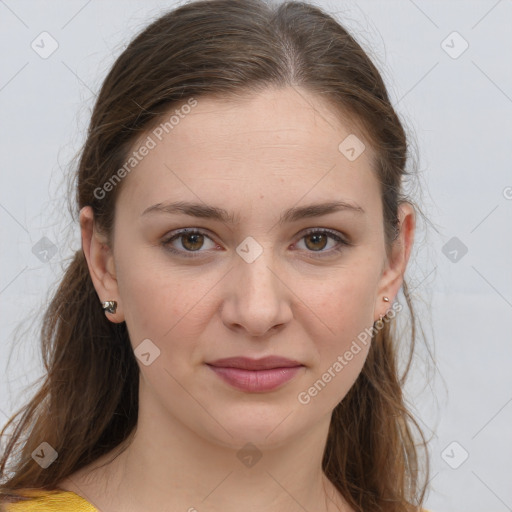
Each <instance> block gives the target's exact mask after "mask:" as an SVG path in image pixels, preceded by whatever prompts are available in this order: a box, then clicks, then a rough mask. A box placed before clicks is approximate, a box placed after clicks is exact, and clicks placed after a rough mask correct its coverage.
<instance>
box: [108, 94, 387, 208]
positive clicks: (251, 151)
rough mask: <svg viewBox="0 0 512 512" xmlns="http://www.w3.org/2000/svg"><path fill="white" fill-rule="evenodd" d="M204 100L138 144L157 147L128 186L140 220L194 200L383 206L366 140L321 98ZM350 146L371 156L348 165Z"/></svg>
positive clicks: (127, 200)
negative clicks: (158, 207) (151, 209)
mask: <svg viewBox="0 0 512 512" xmlns="http://www.w3.org/2000/svg"><path fill="white" fill-rule="evenodd" d="M196 101H197V104H196V105H195V106H194V107H192V108H190V109H189V108H187V109H181V110H180V106H176V107H173V109H171V111H170V112H169V113H168V115H166V116H164V118H163V120H162V124H160V125H158V126H156V127H155V128H152V129H151V130H150V131H148V132H147V133H145V134H144V135H143V136H142V137H140V138H139V141H138V143H136V144H134V146H133V150H135V151H137V149H138V148H139V147H141V146H143V145H144V144H146V145H147V146H152V148H151V149H150V150H149V151H147V153H146V156H144V157H142V158H141V159H140V161H139V162H138V163H137V165H136V166H135V167H134V169H133V170H132V171H131V172H130V173H129V174H128V175H127V176H126V177H125V178H124V183H123V191H122V193H121V194H120V197H119V201H118V202H120V203H122V204H120V206H119V207H120V208H122V207H123V204H124V205H125V206H128V205H129V206H130V209H131V210H134V211H135V210H136V211H137V212H138V214H139V215H140V214H141V213H142V211H143V210H144V209H145V208H147V207H148V206H150V205H152V204H155V203H158V202H164V201H165V202H167V201H170V200H173V201H178V200H184V199H188V200H195V201H197V200H200V201H204V202H205V203H208V204H214V205H215V206H223V207H227V206H232V207H233V209H237V208H238V207H242V208H243V207H244V206H245V207H247V205H248V204H249V202H251V201H252V200H253V199H263V198H265V199H266V200H267V201H268V204H272V205H273V204H275V205H279V204H282V205H283V208H285V207H286V206H287V205H288V206H290V205H291V204H289V203H296V202H297V201H299V200H300V198H301V197H304V198H305V199H308V200H311V201H313V200H326V199H334V200H336V199H339V198H337V195H339V196H343V198H344V199H348V200H350V199H351V200H353V201H354V202H357V203H358V204H361V206H363V204H362V203H364V204H366V205H367V207H368V208H365V210H367V209H370V210H371V206H372V204H371V203H375V201H377V203H378V202H379V197H378V182H377V180H376V178H375V176H374V171H373V169H372V162H373V153H372V149H371V147H370V146H369V142H368V141H367V140H366V138H365V135H364V133H362V132H361V131H360V129H359V128H358V127H357V126H355V125H354V124H353V123H352V122H351V121H350V119H349V118H348V117H341V116H340V115H339V114H337V113H335V112H334V109H333V108H332V106H331V105H329V104H327V103H325V102H323V100H322V99H321V98H319V97H318V96H315V95H312V94H311V93H309V92H306V91H305V90H303V89H298V88H295V87H294V88H292V87H289V88H286V89H273V90H272V89H269V90H266V91H264V92H261V93H257V94H252V95H250V96H246V97H243V98H237V99H236V100H233V99H219V98H212V97H200V98H197V100H196ZM172 116H173V119H171V117H172ZM171 121H172V122H171ZM166 122H167V125H165V123H166ZM354 137H355V138H354ZM148 138H149V139H148ZM344 141H348V142H349V143H348V145H349V146H350V145H352V146H354V142H355V143H356V144H364V145H365V149H364V151H362V153H361V154H360V155H359V156H358V157H357V158H356V159H351V158H348V157H347V155H348V156H351V153H346V149H347V147H346V146H347V143H345V142H344ZM340 145H341V146H340ZM362 147H363V146H362V145H361V146H358V147H356V148H355V149H356V150H357V151H358V152H359V151H361V149H362ZM349 149H350V148H349ZM352 155H353V152H352ZM326 194H327V195H329V197H326ZM285 203H286V204H285ZM374 207H375V205H374Z"/></svg>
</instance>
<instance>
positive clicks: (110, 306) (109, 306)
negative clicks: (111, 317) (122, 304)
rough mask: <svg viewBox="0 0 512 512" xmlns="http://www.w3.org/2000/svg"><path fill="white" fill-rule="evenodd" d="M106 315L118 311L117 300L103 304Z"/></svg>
mask: <svg viewBox="0 0 512 512" xmlns="http://www.w3.org/2000/svg"><path fill="white" fill-rule="evenodd" d="M102 307H103V310H104V311H105V313H115V312H116V309H117V302H116V301H115V300H107V301H106V302H103V303H102Z"/></svg>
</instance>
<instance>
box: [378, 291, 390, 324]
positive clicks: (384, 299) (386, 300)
mask: <svg viewBox="0 0 512 512" xmlns="http://www.w3.org/2000/svg"><path fill="white" fill-rule="evenodd" d="M382 300H383V301H384V302H389V298H388V297H382ZM386 314H387V313H386ZM385 316H386V315H379V319H380V321H381V322H382V318H383V317H385Z"/></svg>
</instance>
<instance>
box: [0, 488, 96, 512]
mask: <svg viewBox="0 0 512 512" xmlns="http://www.w3.org/2000/svg"><path fill="white" fill-rule="evenodd" d="M34 492H35V491H34ZM43 492H44V496H42V497H40V498H33V499H31V500H26V501H19V502H17V503H6V504H5V507H6V508H5V509H3V508H1V507H0V510H2V511H3V510H5V511H6V512H99V511H98V509H97V508H96V507H94V506H93V505H92V504H91V503H89V502H88V501H86V500H85V499H84V498H82V497H81V496H79V495H78V494H75V493H74V492H71V491H58V490H56V491H41V494H43ZM20 494H24V495H26V496H30V492H28V491H25V490H24V491H23V492H20Z"/></svg>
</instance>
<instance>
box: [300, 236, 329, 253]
mask: <svg viewBox="0 0 512 512" xmlns="http://www.w3.org/2000/svg"><path fill="white" fill-rule="evenodd" d="M327 238H328V237H327V236H325V234H323V233H312V234H311V235H306V236H305V237H304V239H305V240H306V246H307V248H308V249H311V250H312V251H318V250H322V249H324V248H325V246H326V245H327ZM308 240H311V243H308Z"/></svg>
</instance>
